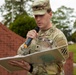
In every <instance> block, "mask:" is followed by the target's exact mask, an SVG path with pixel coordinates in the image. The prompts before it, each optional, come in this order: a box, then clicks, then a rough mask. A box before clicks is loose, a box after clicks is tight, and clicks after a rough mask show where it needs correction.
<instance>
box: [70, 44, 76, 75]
mask: <svg viewBox="0 0 76 75" xmlns="http://www.w3.org/2000/svg"><path fill="white" fill-rule="evenodd" d="M69 51H71V52H73V60H74V63H76V44H73V45H69ZM73 75H76V68H74V73H73Z"/></svg>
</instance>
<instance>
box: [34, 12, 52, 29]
mask: <svg viewBox="0 0 76 75" xmlns="http://www.w3.org/2000/svg"><path fill="white" fill-rule="evenodd" d="M51 17H52V13H51V12H50V13H45V14H44V15H35V20H36V23H37V25H38V27H39V28H40V29H42V30H46V29H48V28H49V27H50V19H51Z"/></svg>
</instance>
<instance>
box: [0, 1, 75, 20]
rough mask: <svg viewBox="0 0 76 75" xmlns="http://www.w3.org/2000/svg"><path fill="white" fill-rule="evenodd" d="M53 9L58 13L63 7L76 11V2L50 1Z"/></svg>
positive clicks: (1, 2) (0, 17) (0, 3)
mask: <svg viewBox="0 0 76 75" xmlns="http://www.w3.org/2000/svg"><path fill="white" fill-rule="evenodd" d="M3 3H4V0H1V1H0V6H1V5H2V4H3ZM50 4H51V8H52V10H53V11H56V10H57V8H59V7H61V6H62V5H64V6H66V7H70V8H74V10H75V11H76V0H65V1H64V0H50ZM1 20H2V16H1V13H0V21H1Z"/></svg>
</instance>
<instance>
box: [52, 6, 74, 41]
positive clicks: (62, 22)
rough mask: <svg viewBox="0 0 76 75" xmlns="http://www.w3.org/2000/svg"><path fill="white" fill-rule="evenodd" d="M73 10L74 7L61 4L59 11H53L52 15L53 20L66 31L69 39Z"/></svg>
mask: <svg viewBox="0 0 76 75" xmlns="http://www.w3.org/2000/svg"><path fill="white" fill-rule="evenodd" d="M73 12H74V9H72V8H67V7H65V6H61V7H60V8H58V9H57V11H55V12H53V17H52V22H53V23H54V24H55V25H56V26H57V27H58V28H59V29H61V30H62V31H63V32H64V34H65V35H66V37H67V38H68V40H69V37H70V36H71V30H72V29H71V28H72V22H73V17H74V15H73Z"/></svg>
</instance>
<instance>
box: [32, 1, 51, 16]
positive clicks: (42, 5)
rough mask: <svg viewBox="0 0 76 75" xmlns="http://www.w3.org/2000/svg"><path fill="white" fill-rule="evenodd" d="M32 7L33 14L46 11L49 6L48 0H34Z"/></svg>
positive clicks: (41, 13)
mask: <svg viewBox="0 0 76 75" xmlns="http://www.w3.org/2000/svg"><path fill="white" fill-rule="evenodd" d="M32 9H33V14H34V15H43V14H45V13H46V12H47V10H48V9H51V7H50V1H49V0H34V2H33V3H32Z"/></svg>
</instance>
